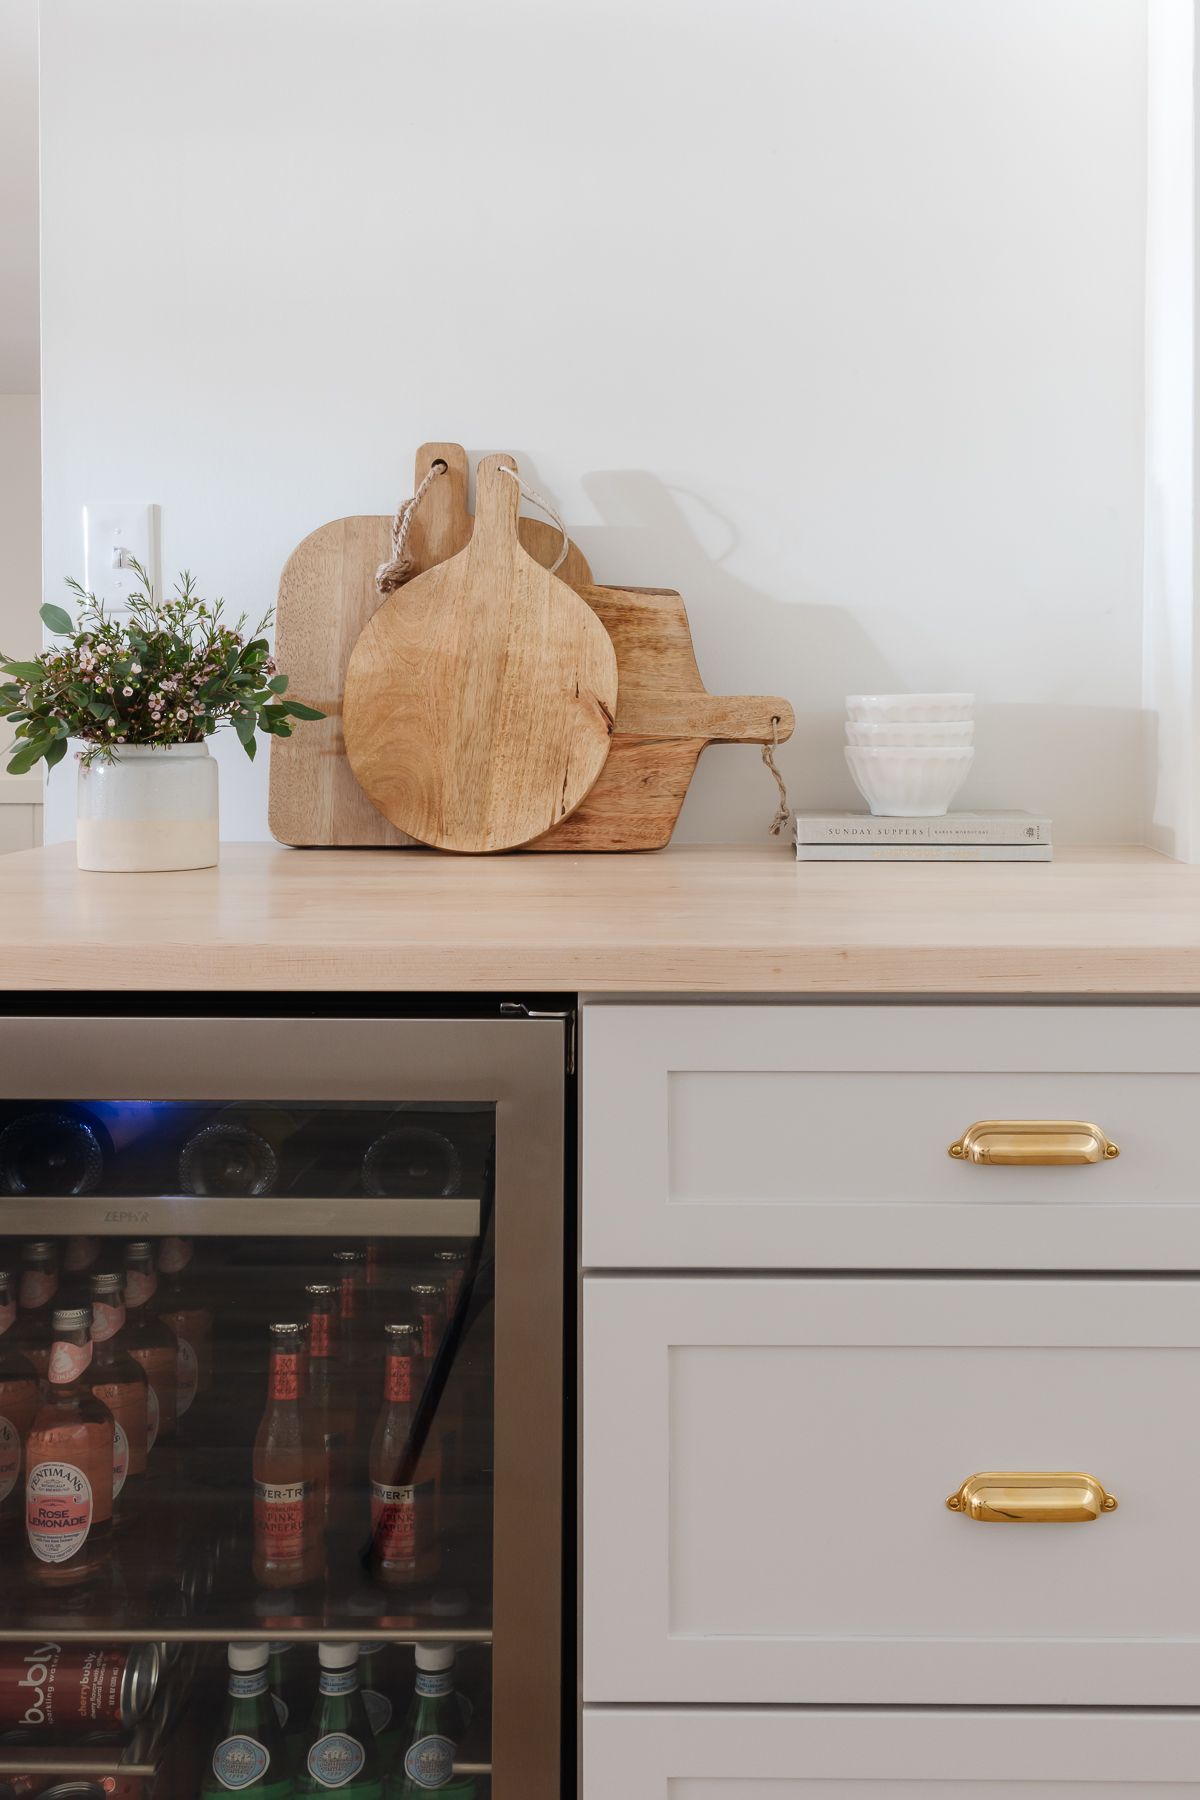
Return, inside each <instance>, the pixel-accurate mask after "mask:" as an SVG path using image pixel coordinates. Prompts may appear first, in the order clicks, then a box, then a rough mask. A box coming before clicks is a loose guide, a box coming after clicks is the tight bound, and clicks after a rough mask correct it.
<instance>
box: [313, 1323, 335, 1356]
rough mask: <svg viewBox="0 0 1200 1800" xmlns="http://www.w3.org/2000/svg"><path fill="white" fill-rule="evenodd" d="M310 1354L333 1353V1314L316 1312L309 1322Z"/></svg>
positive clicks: (324, 1354) (326, 1354) (330, 1354)
mask: <svg viewBox="0 0 1200 1800" xmlns="http://www.w3.org/2000/svg"><path fill="white" fill-rule="evenodd" d="M308 1354H309V1355H310V1356H332V1355H333V1314H332V1313H327V1312H315V1313H313V1315H312V1317H311V1318H310V1319H309V1322H308Z"/></svg>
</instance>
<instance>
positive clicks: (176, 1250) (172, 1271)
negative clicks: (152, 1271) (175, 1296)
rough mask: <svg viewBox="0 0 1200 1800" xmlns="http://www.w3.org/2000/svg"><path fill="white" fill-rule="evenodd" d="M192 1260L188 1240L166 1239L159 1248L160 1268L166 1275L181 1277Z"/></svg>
mask: <svg viewBox="0 0 1200 1800" xmlns="http://www.w3.org/2000/svg"><path fill="white" fill-rule="evenodd" d="M191 1260H192V1245H191V1241H190V1240H189V1239H188V1238H180V1237H165V1238H164V1239H163V1241H162V1243H161V1244H160V1245H159V1246H158V1266H159V1268H160V1269H161V1270H162V1272H163V1274H164V1275H181V1274H182V1273H183V1271H184V1270H185V1269H186V1268H187V1266H188V1264H189V1263H190V1262H191Z"/></svg>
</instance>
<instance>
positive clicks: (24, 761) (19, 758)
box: [8, 738, 53, 775]
mask: <svg viewBox="0 0 1200 1800" xmlns="http://www.w3.org/2000/svg"><path fill="white" fill-rule="evenodd" d="M52 741H53V740H52V739H50V738H34V739H33V740H32V741H31V742H30V743H27V744H22V746H21V748H20V749H19V750H18V751H17V754H16V755H15V756H14V757H13V759H12V761H11V762H10V763H9V765H8V772H9V774H10V775H28V773H29V771H30V769H32V767H33V765H34V763H35V762H36V761H37V759H38V757H39V756H44V755H45V754H46V752H47V751H48V750H49V748H50V745H51V742H52Z"/></svg>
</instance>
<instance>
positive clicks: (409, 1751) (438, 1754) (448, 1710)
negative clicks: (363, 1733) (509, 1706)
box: [387, 1644, 477, 1800]
mask: <svg viewBox="0 0 1200 1800" xmlns="http://www.w3.org/2000/svg"><path fill="white" fill-rule="evenodd" d="M416 1663H417V1680H416V1688H415V1691H414V1693H413V1698H412V1704H411V1706H410V1707H409V1711H408V1717H407V1719H406V1720H405V1722H404V1736H403V1743H404V1746H405V1748H404V1754H403V1757H402V1758H401V1760H400V1761H399V1762H398V1763H397V1765H396V1767H395V1769H394V1770H393V1771H392V1775H391V1779H390V1780H389V1782H388V1789H387V1800H422V1797H423V1796H424V1795H425V1794H427V1793H428V1791H429V1790H430V1788H435V1789H437V1791H438V1792H439V1793H440V1794H442V1795H443V1796H444V1797H445V1800H476V1791H477V1790H476V1785H475V1779H474V1777H473V1776H471V1775H458V1776H456V1775H455V1773H454V1758H455V1754H456V1752H457V1749H458V1733H459V1729H460V1718H461V1713H460V1707H459V1701H458V1696H457V1695H456V1693H455V1691H454V1646H453V1645H452V1644H418V1645H417V1647H416Z"/></svg>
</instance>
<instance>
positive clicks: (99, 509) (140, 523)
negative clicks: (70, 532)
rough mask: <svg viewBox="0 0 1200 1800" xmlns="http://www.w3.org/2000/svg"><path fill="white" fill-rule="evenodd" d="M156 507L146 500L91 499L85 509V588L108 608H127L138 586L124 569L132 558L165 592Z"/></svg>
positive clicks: (130, 570) (156, 589)
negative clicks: (125, 560) (126, 562)
mask: <svg viewBox="0 0 1200 1800" xmlns="http://www.w3.org/2000/svg"><path fill="white" fill-rule="evenodd" d="M158 515H159V509H158V507H157V506H154V505H151V504H148V503H147V502H145V501H130V500H89V501H88V503H87V505H86V506H85V507H84V509H83V571H84V573H83V585H84V587H85V588H87V590H88V592H89V593H92V594H95V596H96V598H97V600H103V601H104V602H105V604H106V605H108V606H113V607H124V606H127V605H128V604H129V596H130V594H131V593H132V591H133V589H134V588H135V587H136V586H137V576H136V575H135V574H134V572H133V570H132V569H130V568H128V567H127V566H125V562H124V559H125V558H127V557H129V556H133V557H135V558H136V560H137V561H138V562H140V563H141V565H142V567H143V568H144V569H145V570H146V572H147V573H148V575H149V576H150V579H151V581H152V582H153V583H154V587H155V591H156V592H157V593H161V591H162V569H161V567H160V560H161V559H160V555H159V547H158Z"/></svg>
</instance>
